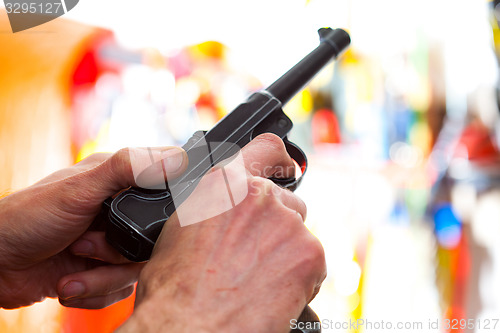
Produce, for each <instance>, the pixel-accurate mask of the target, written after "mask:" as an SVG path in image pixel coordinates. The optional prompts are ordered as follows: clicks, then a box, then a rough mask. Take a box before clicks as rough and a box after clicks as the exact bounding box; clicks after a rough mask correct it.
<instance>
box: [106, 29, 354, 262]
mask: <svg viewBox="0 0 500 333" xmlns="http://www.w3.org/2000/svg"><path fill="white" fill-rule="evenodd" d="M318 33H319V36H320V41H321V42H320V44H319V46H318V47H316V49H314V50H313V51H312V52H311V53H309V54H308V55H307V56H306V57H304V58H303V59H302V60H301V61H300V62H299V63H297V64H296V65H295V66H294V67H293V68H292V69H290V70H289V71H288V72H286V73H285V74H284V75H283V76H282V77H281V78H279V79H278V80H277V81H276V82H274V83H273V84H271V85H270V86H269V87H268V88H267V89H265V90H262V91H260V92H257V93H254V94H253V95H251V96H250V97H249V99H248V100H247V101H246V102H244V103H242V104H240V105H239V106H238V107H237V108H236V109H234V110H233V111H232V112H230V113H229V114H228V115H226V116H225V117H224V118H223V119H222V120H220V121H219V122H218V123H217V124H216V125H215V126H214V127H213V128H212V129H211V130H210V131H208V132H201V131H200V132H196V133H195V134H194V135H193V137H192V138H191V139H190V140H188V142H187V143H186V144H185V145H184V146H183V148H184V150H186V152H187V155H188V157H189V165H188V167H187V169H186V171H185V172H184V173H183V174H182V175H181V176H180V177H178V178H176V179H174V180H169V181H168V186H167V187H166V188H164V189H161V190H151V189H143V188H130V189H128V190H126V191H124V192H122V193H120V194H119V195H118V196H117V197H115V198H113V199H108V200H107V201H106V202H105V204H104V205H103V208H104V210H105V212H104V214H105V215H106V220H107V221H106V227H105V228H106V239H107V241H108V242H109V243H110V244H111V245H112V246H114V247H115V248H116V249H117V250H118V251H119V252H120V253H122V254H123V255H124V256H125V257H127V258H128V259H130V260H132V261H145V260H148V259H149V257H150V256H151V252H152V250H153V247H154V245H155V242H156V240H157V238H158V236H159V234H160V232H161V229H162V227H163V225H164V223H165V222H166V221H167V220H168V218H169V217H170V216H171V215H172V214H173V213H174V212H175V210H176V207H175V206H176V205H179V204H180V203H182V202H183V201H184V200H185V199H186V198H187V197H188V196H189V194H191V192H192V191H193V190H194V188H195V187H196V185H197V184H198V182H199V181H200V179H201V177H203V175H204V174H205V173H206V172H208V171H209V170H210V169H211V168H212V167H214V166H215V165H216V164H217V163H219V162H220V161H222V160H225V159H227V158H229V157H231V156H233V155H234V154H235V153H236V152H237V151H238V150H239V149H241V148H243V147H244V146H245V145H246V144H247V143H249V142H250V141H251V140H252V139H253V138H255V137H256V136H257V135H259V134H262V133H265V132H271V133H274V134H276V135H277V136H279V137H280V138H282V139H283V141H284V143H285V147H286V149H287V152H288V153H289V155H290V156H291V157H292V158H293V159H294V160H295V161H296V162H297V163H298V165H299V166H300V167H301V170H302V175H301V176H300V177H299V178H298V179H296V178H295V177H293V178H288V179H275V178H273V179H272V180H273V181H274V182H275V183H277V184H278V185H280V186H282V187H285V188H288V189H290V190H292V191H293V190H295V188H296V187H297V186H298V185H299V183H300V181H301V179H302V176H303V175H304V173H305V171H306V167H307V159H306V156H305V154H304V153H303V152H302V150H301V149H300V148H299V147H298V146H296V145H295V144H293V143H291V142H290V141H288V139H287V134H288V133H289V132H290V130H291V129H292V126H293V124H292V121H291V120H290V119H289V118H288V117H287V116H286V115H285V113H284V112H283V110H282V106H283V105H284V104H286V103H287V102H288V101H289V100H290V99H291V98H292V97H293V96H294V95H295V94H296V93H297V92H299V91H300V90H301V89H302V88H303V87H304V86H305V85H306V84H307V83H308V82H309V81H310V80H311V79H312V78H313V77H314V76H315V75H316V74H317V73H318V72H319V71H320V70H321V69H322V68H323V67H324V66H325V65H326V64H327V63H328V62H329V61H330V60H331V59H333V58H335V57H337V56H338V55H339V54H340V53H341V52H342V51H343V50H344V49H345V48H347V46H349V44H350V37H349V34H347V32H345V31H344V30H342V29H330V28H322V29H320V30H319V31H318ZM207 147H209V148H208V152H207ZM174 202H175V204H174Z"/></svg>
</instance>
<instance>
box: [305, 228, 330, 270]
mask: <svg viewBox="0 0 500 333" xmlns="http://www.w3.org/2000/svg"><path fill="white" fill-rule="evenodd" d="M304 244H305V248H304V251H303V253H304V256H305V259H306V261H307V262H309V263H310V264H311V266H312V267H313V269H314V270H315V271H323V270H325V269H326V257H325V250H324V248H323V245H321V243H320V241H319V240H318V239H317V238H316V237H314V236H313V235H312V234H310V233H309V234H308V240H307V241H305V242H304Z"/></svg>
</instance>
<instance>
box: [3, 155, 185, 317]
mask: <svg viewBox="0 0 500 333" xmlns="http://www.w3.org/2000/svg"><path fill="white" fill-rule="evenodd" d="M150 154H152V155H150ZM131 156H133V157H134V163H136V164H137V163H141V161H140V160H141V159H144V163H146V164H147V163H148V162H149V161H150V158H151V157H153V158H154V160H155V161H158V160H161V161H160V162H157V163H155V164H153V165H152V166H151V167H149V168H148V172H146V173H145V175H146V177H145V178H143V179H142V180H141V181H142V182H145V181H151V182H152V183H154V182H158V181H164V172H165V170H167V171H168V172H169V176H170V175H173V176H176V175H178V174H180V173H181V172H182V171H183V170H184V168H185V167H186V165H187V158H186V154H185V152H184V151H183V150H181V149H179V148H174V147H167V148H163V149H160V148H157V149H147V150H146V149H140V148H136V149H122V150H120V151H118V152H117V153H115V154H113V155H111V154H94V155H92V156H90V157H88V158H86V159H84V160H83V161H81V162H79V163H77V164H76V165H74V166H72V167H70V168H67V169H63V170H60V171H58V172H56V173H54V174H52V175H50V176H48V177H47V178H45V179H43V180H41V181H40V182H38V183H36V184H34V185H32V186H30V187H28V188H25V189H23V190H21V191H18V192H15V193H13V194H11V195H9V196H7V197H5V198H3V199H1V200H0V217H1V219H0V251H1V253H2V256H1V257H0V307H4V308H17V307H20V306H25V305H29V304H32V303H34V302H38V301H41V300H43V299H44V298H45V297H59V300H60V302H61V303H62V304H63V305H66V306H71V307H78V308H91V309H93V308H102V307H105V306H108V305H110V304H112V303H114V302H116V301H118V300H121V299H123V298H125V297H127V296H129V295H130V294H131V293H132V292H133V290H134V283H135V282H136V281H137V277H138V275H139V273H140V271H141V269H142V267H143V264H138V263H131V262H129V261H128V260H126V259H125V258H124V257H122V256H121V255H120V254H119V253H118V252H117V251H116V250H114V249H113V248H112V247H111V246H109V245H108V244H107V243H106V241H105V239H104V233H103V232H98V231H90V230H89V227H90V226H91V224H92V221H93V220H94V218H95V216H96V215H97V214H98V213H99V211H100V208H101V205H102V202H103V201H104V200H105V199H107V198H108V197H110V196H113V195H115V194H116V193H118V192H119V191H121V190H123V189H125V188H127V187H129V186H134V185H136V183H135V177H134V174H133V170H132V166H131Z"/></svg>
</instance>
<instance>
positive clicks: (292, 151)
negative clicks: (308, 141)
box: [269, 137, 307, 192]
mask: <svg viewBox="0 0 500 333" xmlns="http://www.w3.org/2000/svg"><path fill="white" fill-rule="evenodd" d="M283 143H284V144H285V148H286V151H287V153H288V155H290V157H291V158H292V159H293V160H294V161H295V162H297V164H298V165H299V167H300V170H301V171H302V174H301V175H300V177H299V178H295V177H290V178H275V177H270V178H269V180H272V181H273V182H274V183H275V184H276V185H278V186H280V187H282V188H286V189H288V190H290V191H292V192H293V191H295V190H296V189H297V187H299V185H300V183H301V182H302V178H303V177H304V175H305V173H306V170H307V157H306V154H305V153H304V152H303V151H302V149H300V148H299V146H297V145H296V144H295V143H293V142H290V141H288V139H287V138H286V137H285V138H284V139H283Z"/></svg>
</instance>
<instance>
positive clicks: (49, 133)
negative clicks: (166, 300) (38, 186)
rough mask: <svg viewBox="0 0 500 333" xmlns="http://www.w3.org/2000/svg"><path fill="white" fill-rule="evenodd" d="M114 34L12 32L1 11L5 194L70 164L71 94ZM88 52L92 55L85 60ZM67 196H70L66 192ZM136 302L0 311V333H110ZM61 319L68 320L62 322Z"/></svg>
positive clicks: (64, 24) (0, 144)
mask: <svg viewBox="0 0 500 333" xmlns="http://www.w3.org/2000/svg"><path fill="white" fill-rule="evenodd" d="M109 35H110V32H109V31H106V30H102V29H97V28H94V27H89V26H85V25H82V24H77V23H74V22H70V21H67V20H65V19H64V18H58V19H55V20H53V21H51V22H48V23H46V24H43V25H41V26H38V27H36V28H32V29H29V30H26V31H22V32H19V33H11V29H10V26H9V22H8V18H7V14H6V12H5V10H0V50H1V52H0V170H2V172H1V173H0V193H5V192H8V191H10V190H17V189H20V188H22V187H26V186H28V185H30V184H32V183H34V182H36V181H38V180H40V179H41V178H43V177H45V176H46V175H48V174H49V173H51V172H54V171H56V170H58V169H61V168H64V167H67V166H69V165H70V164H71V163H72V162H73V161H74V158H75V156H72V154H71V139H70V138H71V133H70V128H71V117H70V112H71V95H70V94H71V89H72V88H73V87H72V84H73V83H74V80H75V78H77V79H78V80H79V81H78V80H77V81H78V82H79V83H85V82H88V81H89V80H90V81H92V79H95V75H96V73H95V72H88V71H87V72H85V71H83V69H84V66H80V67H79V68H80V72H78V73H76V77H75V71H76V68H78V64H81V63H82V61H83V62H84V64H86V65H89V66H87V70H92V66H93V60H94V59H92V53H88V52H89V51H91V50H92V49H93V48H94V47H95V44H96V43H97V42H98V41H99V40H102V39H104V38H105V37H106V38H107V37H108V36H109ZM86 54H87V56H85V55H86ZM62 195H63V194H62ZM133 299H134V298H133V297H130V298H129V299H127V300H125V301H124V302H123V303H119V304H117V305H114V306H111V307H108V308H106V309H104V310H95V311H83V310H76V309H68V308H63V307H61V306H60V305H59V304H58V303H57V301H54V300H49V301H46V302H42V303H40V304H37V305H35V306H32V307H25V308H22V309H18V310H0V332H2V333H4V332H5V333H13V332H40V331H43V332H61V327H64V328H65V330H64V331H65V332H111V331H112V330H113V329H114V328H116V327H117V326H119V325H120V324H121V323H122V322H123V321H124V320H125V319H126V318H127V317H128V316H129V315H130V313H131V311H132V308H133ZM60 320H62V321H63V322H62V323H61V322H59V321H60Z"/></svg>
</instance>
